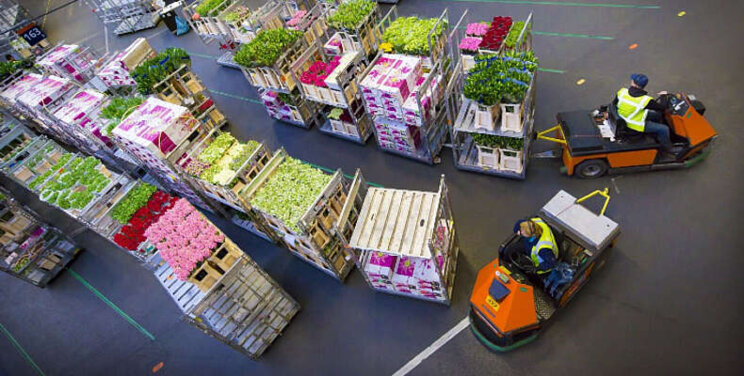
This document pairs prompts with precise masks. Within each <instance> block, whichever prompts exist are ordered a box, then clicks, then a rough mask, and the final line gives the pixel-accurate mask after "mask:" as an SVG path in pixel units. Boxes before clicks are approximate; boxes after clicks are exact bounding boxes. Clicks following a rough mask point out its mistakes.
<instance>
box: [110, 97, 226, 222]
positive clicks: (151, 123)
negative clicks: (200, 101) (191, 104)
mask: <svg viewBox="0 0 744 376" xmlns="http://www.w3.org/2000/svg"><path fill="white" fill-rule="evenodd" d="M199 126H200V123H199V122H198V121H197V120H196V119H195V118H194V117H193V116H192V115H191V113H190V112H189V110H188V109H187V108H186V107H182V106H178V105H174V104H171V103H168V102H164V101H162V100H160V99H156V98H148V99H147V100H145V101H144V102H143V103H142V104H141V105H140V106H139V107H138V108H137V109H136V110H134V111H133V112H132V113H131V114H130V115H129V116H127V117H126V118H125V119H124V120H122V121H121V123H119V125H118V126H117V127H116V128H114V129H113V130H112V131H111V135H113V137H114V138H115V139H116V140H118V143H119V144H120V145H121V146H122V147H123V148H124V149H126V150H127V151H128V152H129V153H130V154H131V155H132V156H134V157H135V158H136V159H138V160H139V161H140V162H141V163H142V164H143V165H145V166H147V167H148V169H149V171H150V174H151V175H153V176H154V177H156V178H157V179H158V182H160V184H162V185H163V186H164V187H165V188H167V189H168V190H170V191H173V192H176V193H177V194H178V195H179V196H181V197H185V198H187V199H189V201H191V202H193V203H195V204H196V205H198V206H200V207H202V208H204V209H207V210H211V209H210V208H209V206H207V204H206V203H205V202H204V201H203V200H202V199H201V198H200V196H199V195H197V194H196V192H194V191H193V190H192V188H191V187H190V186H189V185H188V184H186V183H185V182H184V181H183V180H182V179H180V178H179V177H178V173H177V171H175V170H174V169H173V168H171V165H170V163H169V161H168V159H169V158H171V157H174V154H178V151H181V150H182V149H181V146H182V145H184V144H185V143H190V142H193V140H194V138H191V139H190V138H189V137H190V136H192V135H193V134H194V133H195V132H197V133H199V134H204V135H206V133H207V131H206V130H203V129H200V128H199ZM180 156H181V155H178V156H175V157H176V158H175V159H178V157H180Z"/></svg>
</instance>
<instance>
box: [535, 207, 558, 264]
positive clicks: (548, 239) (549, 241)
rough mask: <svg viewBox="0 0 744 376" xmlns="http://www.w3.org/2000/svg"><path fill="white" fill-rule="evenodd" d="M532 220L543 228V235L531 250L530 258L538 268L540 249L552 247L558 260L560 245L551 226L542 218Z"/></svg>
mask: <svg viewBox="0 0 744 376" xmlns="http://www.w3.org/2000/svg"><path fill="white" fill-rule="evenodd" d="M532 222H535V224H537V225H538V226H540V229H542V235H540V239H538V241H537V244H535V245H534V246H533V247H532V250H531V252H530V259H531V260H532V263H533V264H534V265H535V268H538V267H539V266H540V261H541V258H540V250H541V249H543V248H550V249H551V250H552V251H553V255H554V256H555V258H556V260H557V259H558V246H556V244H555V238H554V237H553V233H552V232H551V231H550V227H549V226H548V225H547V224H546V223H545V222H544V221H543V220H542V219H540V218H532ZM548 272H550V270H544V271H543V270H538V271H537V274H543V273H548Z"/></svg>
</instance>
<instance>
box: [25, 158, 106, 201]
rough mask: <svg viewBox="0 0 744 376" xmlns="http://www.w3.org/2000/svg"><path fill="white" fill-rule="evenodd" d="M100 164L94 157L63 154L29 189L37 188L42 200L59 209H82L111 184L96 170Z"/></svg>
mask: <svg viewBox="0 0 744 376" xmlns="http://www.w3.org/2000/svg"><path fill="white" fill-rule="evenodd" d="M100 164H101V161H99V160H98V159H96V158H94V157H86V158H80V157H74V156H73V155H72V154H65V155H63V156H62V157H60V159H59V160H58V161H57V163H56V164H55V165H54V166H52V168H51V169H49V170H48V171H47V172H45V173H44V174H42V175H41V176H39V177H37V178H36V179H34V181H32V182H31V183H30V184H29V187H30V188H32V189H37V188H38V190H39V191H41V194H40V197H41V199H42V200H44V201H46V202H48V203H50V204H53V205H57V206H58V207H60V208H62V209H65V210H67V209H82V208H84V207H85V206H86V205H88V203H90V201H92V200H93V198H94V197H95V193H96V192H100V191H101V190H102V189H103V188H105V187H106V186H107V185H108V184H109V183H110V179H109V178H108V177H106V176H105V175H104V174H103V173H102V172H101V171H100V170H99V169H98V165H100ZM37 181H38V183H37Z"/></svg>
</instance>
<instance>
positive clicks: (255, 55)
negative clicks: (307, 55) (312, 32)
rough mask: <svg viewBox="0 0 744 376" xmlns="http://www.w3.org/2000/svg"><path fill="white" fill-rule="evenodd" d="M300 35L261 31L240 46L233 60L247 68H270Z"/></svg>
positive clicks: (281, 30) (283, 31) (298, 32)
mask: <svg viewBox="0 0 744 376" xmlns="http://www.w3.org/2000/svg"><path fill="white" fill-rule="evenodd" d="M302 35H303V33H302V32H301V31H297V30H287V29H270V30H261V31H259V32H258V34H257V35H256V37H255V38H253V39H252V40H251V41H250V42H248V43H246V44H243V45H242V46H240V50H238V52H237V53H236V54H235V57H234V60H235V62H236V63H238V64H240V65H242V66H244V67H249V68H254V67H269V66H272V65H274V63H276V60H277V59H279V56H281V55H282V53H284V52H285V51H286V50H287V48H288V47H290V46H292V44H294V43H295V42H296V41H297V40H298V39H299V38H300V37H302Z"/></svg>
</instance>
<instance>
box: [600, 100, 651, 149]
mask: <svg viewBox="0 0 744 376" xmlns="http://www.w3.org/2000/svg"><path fill="white" fill-rule="evenodd" d="M607 112H608V115H609V118H610V122H611V123H612V124H613V125H614V126H615V138H616V139H617V140H619V141H624V142H640V141H642V140H643V138H644V137H643V133H642V132H637V131H634V130H632V129H630V128H628V123H626V122H625V119H623V118H621V117H620V114H618V113H617V105H616V104H615V101H612V102H611V103H610V105H609V106H608V111H607Z"/></svg>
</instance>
